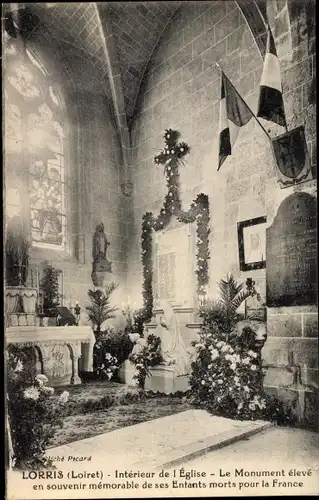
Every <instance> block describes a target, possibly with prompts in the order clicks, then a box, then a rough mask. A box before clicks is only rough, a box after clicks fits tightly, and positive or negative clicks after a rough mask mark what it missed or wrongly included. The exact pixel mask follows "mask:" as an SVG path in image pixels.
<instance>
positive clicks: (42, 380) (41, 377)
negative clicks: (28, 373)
mask: <svg viewBox="0 0 319 500" xmlns="http://www.w3.org/2000/svg"><path fill="white" fill-rule="evenodd" d="M35 379H36V381H37V382H38V384H39V385H46V384H48V383H49V380H48V377H47V376H46V375H43V373H39V375H37V376H36V377H35Z"/></svg>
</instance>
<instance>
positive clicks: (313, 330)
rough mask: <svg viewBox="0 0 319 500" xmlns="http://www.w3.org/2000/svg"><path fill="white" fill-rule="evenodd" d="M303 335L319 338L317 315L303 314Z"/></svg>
mask: <svg viewBox="0 0 319 500" xmlns="http://www.w3.org/2000/svg"><path fill="white" fill-rule="evenodd" d="M303 335H304V337H315V338H318V315H317V314H316V313H304V314H303Z"/></svg>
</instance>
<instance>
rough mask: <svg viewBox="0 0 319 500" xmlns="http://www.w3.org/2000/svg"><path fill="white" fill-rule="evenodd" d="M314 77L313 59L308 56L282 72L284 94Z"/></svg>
mask: <svg viewBox="0 0 319 500" xmlns="http://www.w3.org/2000/svg"><path fill="white" fill-rule="evenodd" d="M311 78H312V59H311V57H308V58H307V59H304V60H303V61H301V62H300V63H298V64H295V65H294V66H292V67H291V68H289V69H287V70H286V71H283V72H282V86H283V92H284V95H285V93H286V92H289V91H290V90H293V89H295V88H296V87H299V86H300V85H303V84H305V83H306V82H307V81H308V80H311Z"/></svg>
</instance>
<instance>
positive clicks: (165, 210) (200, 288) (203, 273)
mask: <svg viewBox="0 0 319 500" xmlns="http://www.w3.org/2000/svg"><path fill="white" fill-rule="evenodd" d="M178 138H179V132H177V131H176V130H172V129H168V130H165V135H164V140H165V148H164V150H163V151H161V152H160V153H159V154H158V155H157V156H155V158H154V162H155V164H157V165H164V174H165V177H166V185H167V194H166V196H165V200H164V204H163V207H162V208H161V210H160V213H159V215H158V216H157V217H154V216H153V214H152V212H146V213H145V214H144V215H143V218H142V236H141V244H142V266H143V302H144V306H143V308H142V311H143V317H144V320H145V321H149V320H150V319H151V317H152V311H153V291H152V277H153V276H152V273H153V261H152V230H153V229H154V230H155V231H158V230H161V229H164V228H165V227H166V226H167V225H168V223H169V222H170V219H171V216H172V215H175V216H176V218H177V220H178V221H179V222H182V223H184V224H190V223H192V222H195V221H196V223H197V225H196V235H197V242H196V243H197V253H196V263H197V266H196V271H195V272H196V275H197V293H198V294H200V293H205V287H206V285H207V284H208V281H209V276H208V259H209V258H210V255H209V240H208V237H209V233H210V229H209V202H208V196H207V195H205V194H203V193H200V194H198V195H197V198H196V200H194V201H193V202H192V203H191V206H190V208H189V210H188V211H187V212H185V211H183V210H182V208H181V201H180V196H179V172H178V166H179V164H180V163H184V162H183V157H184V156H185V155H186V154H188V153H189V152H190V147H189V146H188V144H186V142H181V143H178V142H177V141H178Z"/></svg>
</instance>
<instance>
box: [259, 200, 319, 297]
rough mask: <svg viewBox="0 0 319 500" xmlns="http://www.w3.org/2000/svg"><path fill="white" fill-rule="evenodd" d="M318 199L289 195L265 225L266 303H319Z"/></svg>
mask: <svg viewBox="0 0 319 500" xmlns="http://www.w3.org/2000/svg"><path fill="white" fill-rule="evenodd" d="M316 213H317V210H316V200H315V198H314V197H313V196H311V195H309V194H308V193H295V194H292V195H290V196H288V197H287V198H286V199H285V200H284V201H283V202H282V203H281V205H280V207H279V209H278V212H277V215H276V217H275V219H274V222H273V224H272V225H271V226H270V227H269V228H268V229H266V255H267V271H266V292H267V306H269V307H283V306H297V305H310V304H316V303H317V292H318V283H317V224H316Z"/></svg>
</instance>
